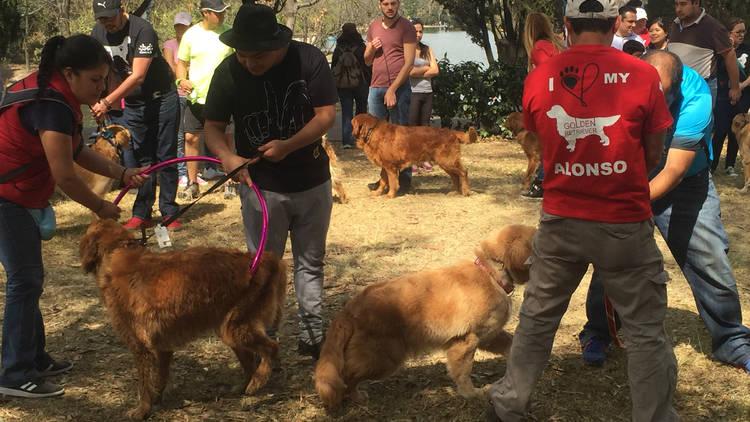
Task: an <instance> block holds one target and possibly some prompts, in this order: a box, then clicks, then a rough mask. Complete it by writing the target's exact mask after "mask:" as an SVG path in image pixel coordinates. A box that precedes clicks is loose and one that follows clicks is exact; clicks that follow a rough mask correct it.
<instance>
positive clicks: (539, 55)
mask: <svg viewBox="0 0 750 422" xmlns="http://www.w3.org/2000/svg"><path fill="white" fill-rule="evenodd" d="M558 54H560V51H558V49H557V48H556V47H555V45H554V44H552V43H551V42H549V41H547V40H539V41H537V42H535V43H534V48H532V49H531V64H532V65H533V66H534V67H537V66H539V65H540V64H542V63H544V62H546V61H547V60H549V58H550V57H552V56H556V55H558Z"/></svg>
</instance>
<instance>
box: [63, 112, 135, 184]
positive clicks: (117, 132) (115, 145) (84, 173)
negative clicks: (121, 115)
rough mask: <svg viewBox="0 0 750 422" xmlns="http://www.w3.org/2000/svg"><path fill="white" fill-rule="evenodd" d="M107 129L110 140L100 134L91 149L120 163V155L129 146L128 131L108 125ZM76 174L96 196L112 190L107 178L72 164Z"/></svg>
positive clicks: (110, 180) (111, 180)
mask: <svg viewBox="0 0 750 422" xmlns="http://www.w3.org/2000/svg"><path fill="white" fill-rule="evenodd" d="M107 129H109V131H110V132H111V133H112V135H113V136H112V138H111V139H109V140H107V139H106V138H104V137H103V136H102V135H101V133H100V134H99V136H97V137H96V142H95V143H94V144H93V145H92V146H91V149H93V150H94V151H96V152H98V153H99V154H101V155H103V156H104V157H106V158H107V159H109V160H112V161H114V162H116V163H119V162H120V158H122V157H120V154H121V151H122V150H123V149H124V148H127V147H128V146H129V145H130V131H128V130H127V129H125V128H124V127H122V126H120V125H109V126H107ZM74 167H75V170H76V173H77V174H78V177H80V178H81V179H82V180H83V181H84V182H85V183H86V186H88V187H89V189H91V190H92V191H93V192H94V193H95V194H96V195H97V196H99V197H103V196H104V195H105V194H106V193H107V192H109V191H110V189H112V182H114V179H110V178H109V177H107V176H102V175H101V174H97V173H94V172H91V171H88V170H86V169H85V168H83V167H81V166H79V165H78V164H74Z"/></svg>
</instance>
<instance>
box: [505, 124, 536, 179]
mask: <svg viewBox="0 0 750 422" xmlns="http://www.w3.org/2000/svg"><path fill="white" fill-rule="evenodd" d="M504 126H505V127H506V128H508V130H510V131H511V133H512V134H513V136H515V137H516V141H518V143H519V144H521V149H523V153H524V154H526V159H527V160H528V164H527V165H526V174H525V175H524V178H523V190H528V189H529V188H530V187H531V182H533V181H534V178H535V177H536V171H537V169H538V168H539V166H540V165H542V143H541V142H540V141H539V137H538V136H537V135H536V133H534V132H530V131H528V130H526V129H524V127H523V115H521V113H519V112H517V111H514V112H512V113H510V114H509V115H508V117H506V118H505V123H504Z"/></svg>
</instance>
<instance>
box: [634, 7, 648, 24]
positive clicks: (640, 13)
mask: <svg viewBox="0 0 750 422" xmlns="http://www.w3.org/2000/svg"><path fill="white" fill-rule="evenodd" d="M641 19H648V15H647V14H646V9H644V8H642V7H637V8H636V9H635V20H637V21H639V20H641Z"/></svg>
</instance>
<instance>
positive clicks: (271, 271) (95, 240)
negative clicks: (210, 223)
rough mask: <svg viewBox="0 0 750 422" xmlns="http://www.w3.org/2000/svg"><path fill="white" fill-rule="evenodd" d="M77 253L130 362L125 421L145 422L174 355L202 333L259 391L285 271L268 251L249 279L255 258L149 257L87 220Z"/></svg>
mask: <svg viewBox="0 0 750 422" xmlns="http://www.w3.org/2000/svg"><path fill="white" fill-rule="evenodd" d="M79 249H80V255H81V263H82V267H83V270H84V272H86V273H90V272H94V273H95V274H96V277H97V280H98V283H97V284H98V286H99V292H100V294H101V296H102V299H103V300H104V303H105V305H106V306H107V309H108V310H109V316H110V319H111V321H112V327H113V328H114V329H115V331H116V332H117V334H118V335H119V336H120V337H121V338H122V339H123V340H124V341H125V343H127V345H128V348H130V351H131V352H132V353H133V357H134V358H135V365H136V368H137V373H138V393H139V396H140V402H139V404H138V406H137V407H136V408H134V409H133V410H131V411H129V412H128V414H127V416H128V417H130V418H132V419H143V418H144V417H146V415H147V414H148V412H149V411H150V410H151V405H152V403H154V402H156V401H158V400H159V398H160V397H161V394H162V392H163V391H164V387H165V386H166V384H167V378H168V376H169V367H170V363H171V361H172V354H173V352H174V350H175V349H177V348H179V347H180V346H182V345H184V344H186V343H188V342H190V341H192V340H193V339H195V338H197V337H199V336H201V335H203V334H204V333H205V332H206V331H211V330H214V331H216V332H217V334H218V336H219V337H220V338H221V340H222V341H223V342H224V343H225V344H226V345H227V346H229V347H231V348H232V350H233V351H234V353H235V354H236V355H237V358H238V359H239V361H240V364H241V366H242V369H243V371H244V375H245V383H244V384H243V385H244V386H245V392H247V393H252V392H254V391H256V390H258V389H259V388H261V387H262V386H263V385H265V384H266V382H267V381H268V378H269V376H270V374H271V368H272V362H273V361H275V360H276V359H278V353H279V345H278V343H277V342H276V341H275V340H273V339H271V338H269V337H268V336H267V335H266V329H267V328H271V327H273V328H278V327H279V324H280V323H281V318H282V311H283V309H284V298H285V295H286V266H285V265H284V263H283V261H281V260H279V259H278V258H277V257H276V255H274V254H273V252H264V253H263V255H262V257H261V261H260V264H259V265H258V269H257V271H256V273H255V275H253V277H252V278H251V277H250V265H251V263H252V261H253V258H254V254H249V253H247V252H240V251H236V250H232V249H220V248H205V247H203V248H192V249H188V250H184V251H174V252H166V253H154V252H151V251H150V250H149V249H148V248H146V247H143V246H140V245H139V244H138V241H137V240H136V239H135V238H134V236H133V233H132V232H131V231H130V230H127V229H125V228H124V227H123V226H122V225H120V224H119V223H117V222H116V221H113V220H94V222H92V223H91V224H90V225H89V227H88V230H86V234H85V235H84V236H83V238H82V239H81V242H80V246H79ZM256 356H258V357H260V363H259V364H257V368H256Z"/></svg>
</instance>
